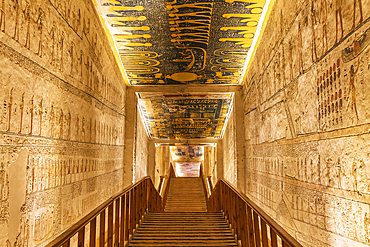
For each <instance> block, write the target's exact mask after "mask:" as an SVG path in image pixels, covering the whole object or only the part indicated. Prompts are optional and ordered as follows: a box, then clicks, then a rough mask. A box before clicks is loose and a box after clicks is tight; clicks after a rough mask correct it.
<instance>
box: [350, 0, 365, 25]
mask: <svg viewBox="0 0 370 247" xmlns="http://www.w3.org/2000/svg"><path fill="white" fill-rule="evenodd" d="M357 2H358V8H357V7H356V3H357ZM357 9H358V10H359V11H360V21H359V22H358V24H361V23H362V22H363V21H364V17H363V15H362V2H361V0H353V26H352V28H351V30H353V29H355V27H356V11H357Z"/></svg>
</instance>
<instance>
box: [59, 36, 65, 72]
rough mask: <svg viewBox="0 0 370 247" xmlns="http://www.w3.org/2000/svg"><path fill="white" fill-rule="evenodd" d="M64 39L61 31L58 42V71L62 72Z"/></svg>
mask: <svg viewBox="0 0 370 247" xmlns="http://www.w3.org/2000/svg"><path fill="white" fill-rule="evenodd" d="M64 39H65V33H64V31H62V34H61V37H60V41H59V49H60V50H59V52H60V68H59V70H60V71H63V55H64Z"/></svg>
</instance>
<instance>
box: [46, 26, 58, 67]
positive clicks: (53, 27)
mask: <svg viewBox="0 0 370 247" xmlns="http://www.w3.org/2000/svg"><path fill="white" fill-rule="evenodd" d="M48 33H49V35H50V38H51V44H50V45H51V60H50V64H51V65H54V64H55V39H56V23H55V21H54V22H53V25H52V27H51V29H50V32H48Z"/></svg>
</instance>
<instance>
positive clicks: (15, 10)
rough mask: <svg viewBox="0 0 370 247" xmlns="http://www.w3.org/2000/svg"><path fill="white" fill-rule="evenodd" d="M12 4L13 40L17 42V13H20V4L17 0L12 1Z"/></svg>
mask: <svg viewBox="0 0 370 247" xmlns="http://www.w3.org/2000/svg"><path fill="white" fill-rule="evenodd" d="M12 1H13V2H14V4H13V11H14V21H15V25H14V34H13V39H14V40H16V41H18V40H19V14H20V13H19V11H20V4H19V0H12Z"/></svg>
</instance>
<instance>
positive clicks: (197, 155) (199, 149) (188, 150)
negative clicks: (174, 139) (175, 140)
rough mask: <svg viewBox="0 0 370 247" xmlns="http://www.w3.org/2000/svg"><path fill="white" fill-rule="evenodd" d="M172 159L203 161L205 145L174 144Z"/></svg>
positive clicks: (171, 148)
mask: <svg viewBox="0 0 370 247" xmlns="http://www.w3.org/2000/svg"><path fill="white" fill-rule="evenodd" d="M170 150H171V156H172V161H183V160H187V161H194V160H196V161H199V160H201V161H203V160H204V147H203V146H172V147H170Z"/></svg>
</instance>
